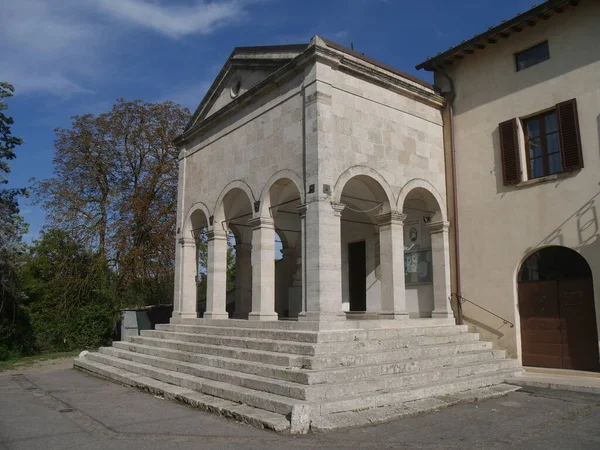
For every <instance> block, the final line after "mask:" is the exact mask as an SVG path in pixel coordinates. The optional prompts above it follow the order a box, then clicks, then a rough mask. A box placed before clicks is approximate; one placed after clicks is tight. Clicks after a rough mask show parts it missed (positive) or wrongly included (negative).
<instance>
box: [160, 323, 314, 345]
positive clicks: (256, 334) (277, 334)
mask: <svg viewBox="0 0 600 450" xmlns="http://www.w3.org/2000/svg"><path fill="white" fill-rule="evenodd" d="M156 330H159V331H173V332H180V333H194V334H201V335H208V336H224V337H225V336H227V337H237V338H249V337H252V338H254V339H268V340H275V341H292V342H307V343H316V342H317V338H318V335H319V333H318V332H316V331H303V330H281V329H280V330H278V329H275V330H272V329H263V328H242V327H216V326H209V325H181V324H172V323H165V324H157V325H156Z"/></svg>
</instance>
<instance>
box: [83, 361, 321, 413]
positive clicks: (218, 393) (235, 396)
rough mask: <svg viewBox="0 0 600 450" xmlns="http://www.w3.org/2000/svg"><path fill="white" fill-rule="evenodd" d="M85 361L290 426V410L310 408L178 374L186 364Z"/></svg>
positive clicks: (289, 400) (273, 396)
mask: <svg viewBox="0 0 600 450" xmlns="http://www.w3.org/2000/svg"><path fill="white" fill-rule="evenodd" d="M85 360H86V361H91V362H96V363H101V364H104V365H106V366H111V367H116V368H118V369H122V370H126V371H128V372H133V373H136V374H138V375H143V376H146V377H150V378H153V379H155V380H158V381H162V382H164V383H169V384H173V385H176V386H180V387H183V388H186V389H192V390H194V391H197V392H200V393H203V394H207V395H211V396H213V397H219V398H222V399H225V400H229V401H232V402H237V403H244V404H246V405H248V406H252V407H254V408H259V409H264V410H266V411H270V412H273V413H276V414H281V415H283V416H286V415H288V414H292V422H293V421H294V417H293V415H294V412H293V409H294V408H295V409H296V410H297V412H298V411H301V410H302V407H304V406H307V407H310V406H311V405H310V404H309V403H307V402H304V401H302V400H297V399H294V398H291V397H289V396H281V395H276V394H272V393H269V392H263V391H260V390H254V389H250V388H246V387H243V386H237V385H232V384H228V383H225V382H221V381H216V380H209V379H206V378H202V377H198V376H194V375H190V374H188V373H184V372H181V371H179V369H180V368H181V367H185V366H189V364H186V363H179V364H178V365H177V367H176V368H177V370H178V371H173V370H168V369H163V368H159V367H155V366H150V365H148V364H142V363H139V362H135V361H128V360H125V359H122V358H117V357H114V356H111V355H108V354H103V353H89V354H88V355H87V356H86V358H85Z"/></svg>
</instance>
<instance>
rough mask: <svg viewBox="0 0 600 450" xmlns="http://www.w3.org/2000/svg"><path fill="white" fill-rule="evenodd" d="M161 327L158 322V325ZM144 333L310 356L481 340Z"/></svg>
mask: <svg viewBox="0 0 600 450" xmlns="http://www.w3.org/2000/svg"><path fill="white" fill-rule="evenodd" d="M157 327H158V326H157ZM141 336H143V337H150V338H163V339H168V340H176V341H183V342H193V343H196V344H207V345H217V346H224V347H235V348H244V349H251V350H265V351H269V352H275V353H288V354H290V353H291V354H296V355H306V356H325V355H338V354H342V353H345V354H356V353H365V352H371V351H383V350H392V349H403V348H415V347H420V346H425V345H440V344H449V343H464V342H478V341H479V335H478V334H477V333H464V332H461V333H455V334H448V335H439V336H425V335H420V336H410V337H396V338H389V339H373V340H361V339H359V338H356V339H351V340H349V341H348V342H328V343H318V344H317V343H314V342H313V343H308V342H293V341H277V340H270V339H262V338H251V337H237V336H220V335H207V334H198V333H184V332H181V331H166V330H163V329H162V327H161V329H157V330H143V331H141Z"/></svg>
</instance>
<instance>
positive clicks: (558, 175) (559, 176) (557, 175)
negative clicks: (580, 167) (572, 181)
mask: <svg viewBox="0 0 600 450" xmlns="http://www.w3.org/2000/svg"><path fill="white" fill-rule="evenodd" d="M577 172H578V171H572V172H559V173H554V174H552V175H547V176H545V177H539V178H532V179H531V180H525V181H521V182H520V183H517V184H516V185H515V186H516V187H518V188H520V187H526V186H532V185H534V184H542V183H549V182H550V181H556V180H560V179H563V178H569V177H573V176H575V175H576V174H577Z"/></svg>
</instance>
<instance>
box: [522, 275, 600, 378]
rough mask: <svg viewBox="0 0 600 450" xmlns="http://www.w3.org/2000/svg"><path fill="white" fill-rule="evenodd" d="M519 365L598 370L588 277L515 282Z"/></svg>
mask: <svg viewBox="0 0 600 450" xmlns="http://www.w3.org/2000/svg"><path fill="white" fill-rule="evenodd" d="M519 312H520V315H521V343H522V349H523V365H524V366H533V367H550V368H557V369H572V370H587V371H595V372H600V361H599V352H598V331H597V327H596V312H595V306H594V293H593V286H592V280H591V278H586V279H572V280H559V281H554V280H553V281H531V282H521V283H519Z"/></svg>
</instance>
